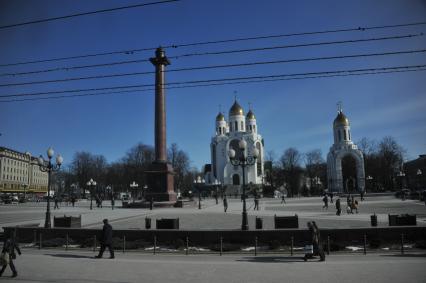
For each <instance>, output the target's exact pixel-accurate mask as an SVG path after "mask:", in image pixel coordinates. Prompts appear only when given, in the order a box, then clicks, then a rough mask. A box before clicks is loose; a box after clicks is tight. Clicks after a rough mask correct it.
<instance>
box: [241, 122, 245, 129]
mask: <svg viewBox="0 0 426 283" xmlns="http://www.w3.org/2000/svg"><path fill="white" fill-rule="evenodd" d="M241 131H244V122H243V121H241Z"/></svg>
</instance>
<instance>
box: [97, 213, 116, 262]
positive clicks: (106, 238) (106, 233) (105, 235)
mask: <svg viewBox="0 0 426 283" xmlns="http://www.w3.org/2000/svg"><path fill="white" fill-rule="evenodd" d="M103 222H104V227H103V229H102V237H101V250H100V251H99V254H98V255H97V256H96V258H101V257H102V255H103V253H104V251H105V248H106V247H108V249H109V254H110V257H109V258H114V248H113V246H112V226H111V225H110V224H109V223H108V219H104V221H103Z"/></svg>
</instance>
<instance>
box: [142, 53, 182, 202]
mask: <svg viewBox="0 0 426 283" xmlns="http://www.w3.org/2000/svg"><path fill="white" fill-rule="evenodd" d="M150 61H151V63H152V64H153V65H154V66H155V125H154V126H155V161H154V162H153V163H152V164H151V166H150V168H149V170H148V171H146V180H147V185H148V191H147V192H146V194H145V195H146V198H147V200H151V199H153V200H154V201H155V202H171V203H174V202H176V193H175V192H174V172H173V167H172V165H171V164H170V163H167V142H166V97H165V91H164V90H165V67H166V66H167V65H170V61H169V59H167V57H166V54H165V52H164V50H163V49H162V48H161V47H160V48H157V50H156V51H155V57H154V58H151V59H150Z"/></svg>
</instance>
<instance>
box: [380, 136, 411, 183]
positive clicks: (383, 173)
mask: <svg viewBox="0 0 426 283" xmlns="http://www.w3.org/2000/svg"><path fill="white" fill-rule="evenodd" d="M404 155H405V150H404V149H403V148H402V146H400V145H399V144H398V143H397V142H396V140H395V139H394V138H393V137H391V136H386V137H384V138H383V139H382V141H381V142H380V143H379V146H378V157H379V158H380V176H379V177H380V179H381V181H382V183H383V185H384V187H385V188H388V189H395V182H394V179H395V178H394V177H395V173H396V172H397V171H399V170H401V169H402V168H401V167H402V163H403V161H404Z"/></svg>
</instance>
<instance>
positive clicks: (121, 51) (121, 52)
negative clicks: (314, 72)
mask: <svg viewBox="0 0 426 283" xmlns="http://www.w3.org/2000/svg"><path fill="white" fill-rule="evenodd" d="M420 25H426V22H413V23H404V24H395V25H381V26H367V27H353V28H344V29H331V30H320V31H307V32H299V33H286V34H273V35H261V36H252V37H237V38H228V39H221V40H210V41H199V42H190V43H182V44H168V45H165V46H163V48H165V49H168V48H180V47H191V46H201V45H210V44H222V43H233V42H241V41H251V40H263V39H274V38H285V37H294V36H305V35H316V34H329V33H342V32H352V31H367V30H377V29H391V28H400V27H411V26H420ZM156 48H157V47H145V48H137V49H126V50H116V51H108V52H99V53H89V54H82V55H74V56H64V57H57V58H47V59H40V60H30V61H23V62H15V63H7V64H0V67H7V66H16V65H26V64H35V63H44V62H53V61H63V60H70V59H79V58H89V57H97V56H106V55H116V54H127V55H128V54H134V53H138V52H143V51H150V50H155V49H156Z"/></svg>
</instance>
